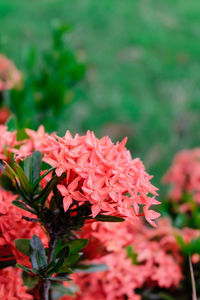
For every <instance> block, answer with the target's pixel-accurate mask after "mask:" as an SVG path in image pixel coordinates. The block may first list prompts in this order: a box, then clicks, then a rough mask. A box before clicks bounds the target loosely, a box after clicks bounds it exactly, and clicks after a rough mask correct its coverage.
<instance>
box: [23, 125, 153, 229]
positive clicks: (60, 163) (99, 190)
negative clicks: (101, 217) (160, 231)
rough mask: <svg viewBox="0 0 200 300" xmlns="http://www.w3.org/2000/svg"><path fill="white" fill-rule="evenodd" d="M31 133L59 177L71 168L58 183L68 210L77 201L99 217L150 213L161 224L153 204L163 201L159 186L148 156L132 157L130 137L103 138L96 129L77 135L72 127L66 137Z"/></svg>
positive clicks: (134, 216) (149, 219) (151, 222)
mask: <svg viewBox="0 0 200 300" xmlns="http://www.w3.org/2000/svg"><path fill="white" fill-rule="evenodd" d="M27 133H28V135H29V136H30V140H31V141H32V143H33V145H34V146H33V148H35V149H36V150H39V151H41V152H42V153H43V156H44V157H43V161H44V162H46V163H47V164H49V165H50V166H52V167H54V168H55V172H56V174H57V176H58V177H60V176H61V175H62V174H63V173H66V179H65V180H63V182H62V183H61V184H60V185H59V186H58V189H59V191H60V193H61V195H62V196H63V206H64V209H65V211H67V210H68V209H69V207H70V206H71V205H73V203H74V201H75V202H76V203H77V204H78V205H81V204H83V203H85V202H87V203H90V205H91V212H92V217H93V218H95V217H96V216H97V215H98V214H99V213H101V214H105V215H113V216H121V217H125V218H127V219H128V220H129V221H134V220H135V219H137V217H138V216H140V215H144V216H145V217H146V219H147V221H148V222H149V223H150V224H152V225H153V226H155V221H154V220H155V219H156V218H158V216H159V213H157V212H155V211H153V210H151V209H150V206H151V205H155V204H158V203H159V202H158V201H157V200H156V199H155V195H157V193H156V190H157V189H156V188H155V187H154V186H153V185H152V184H151V183H150V180H151V178H152V176H150V175H149V174H148V173H147V172H146V171H145V168H144V165H143V163H142V161H141V160H140V159H139V158H136V159H132V157H131V154H130V152H129V151H128V150H127V149H126V148H125V143H126V139H124V140H123V141H122V142H121V143H117V144H113V143H112V141H111V140H110V138H108V137H103V138H102V139H98V138H97V137H95V135H94V133H93V132H90V131H88V132H87V134H86V135H83V136H79V135H78V134H76V135H75V137H72V136H71V134H70V132H69V131H67V132H66V134H65V136H64V137H62V138H61V137H58V136H56V135H51V136H50V135H48V134H46V133H45V132H44V131H42V130H40V131H38V132H37V133H35V132H33V131H30V130H28V131H27ZM38 136H39V139H38V138H37V137H38ZM150 194H152V196H151V195H150Z"/></svg>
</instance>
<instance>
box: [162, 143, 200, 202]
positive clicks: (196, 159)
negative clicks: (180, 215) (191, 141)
mask: <svg viewBox="0 0 200 300" xmlns="http://www.w3.org/2000/svg"><path fill="white" fill-rule="evenodd" d="M163 181H164V182H165V183H169V184H171V186H172V187H171V190H170V194H169V197H170V198H172V199H173V200H175V201H181V198H182V196H183V194H184V193H185V192H187V193H189V194H191V195H192V196H193V197H194V200H195V202H196V203H198V204H199V203H200V148H195V149H192V150H183V151H181V152H179V153H178V154H177V155H176V156H175V158H174V160H173V163H172V166H171V167H170V169H169V170H168V172H167V174H166V175H165V177H164V179H163Z"/></svg>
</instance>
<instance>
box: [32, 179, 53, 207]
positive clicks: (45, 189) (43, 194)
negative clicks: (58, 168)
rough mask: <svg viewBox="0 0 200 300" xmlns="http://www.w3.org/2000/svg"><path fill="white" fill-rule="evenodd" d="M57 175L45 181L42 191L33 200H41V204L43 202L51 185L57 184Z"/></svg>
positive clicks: (50, 189) (51, 187)
mask: <svg viewBox="0 0 200 300" xmlns="http://www.w3.org/2000/svg"><path fill="white" fill-rule="evenodd" d="M57 182H58V177H57V176H56V175H55V176H54V177H52V179H51V180H50V181H49V182H48V183H47V185H46V186H45V188H44V189H43V190H42V192H41V193H40V194H39V195H38V197H37V198H36V199H35V200H34V201H36V202H37V201H41V203H42V204H44V203H45V201H46V199H47V197H48V196H49V194H50V192H51V191H52V189H53V187H54V186H55V185H56V184H57Z"/></svg>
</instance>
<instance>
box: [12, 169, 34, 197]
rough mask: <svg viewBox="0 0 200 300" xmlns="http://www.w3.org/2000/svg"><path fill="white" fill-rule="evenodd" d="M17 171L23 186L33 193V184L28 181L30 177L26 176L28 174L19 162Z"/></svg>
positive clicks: (28, 192)
mask: <svg viewBox="0 0 200 300" xmlns="http://www.w3.org/2000/svg"><path fill="white" fill-rule="evenodd" d="M15 171H16V174H17V177H18V179H19V181H20V184H21V187H22V188H23V190H24V191H25V192H26V193H27V194H28V195H31V194H32V193H33V190H32V188H31V185H30V183H29V181H28V178H27V177H26V174H25V173H24V171H23V170H22V168H21V167H20V166H19V165H18V164H16V165H15Z"/></svg>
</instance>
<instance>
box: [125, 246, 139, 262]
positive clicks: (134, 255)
mask: <svg viewBox="0 0 200 300" xmlns="http://www.w3.org/2000/svg"><path fill="white" fill-rule="evenodd" d="M126 252H127V256H128V257H129V258H130V259H131V260H132V263H133V265H136V264H137V256H138V255H137V253H136V252H134V251H133V247H132V246H128V247H126Z"/></svg>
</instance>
